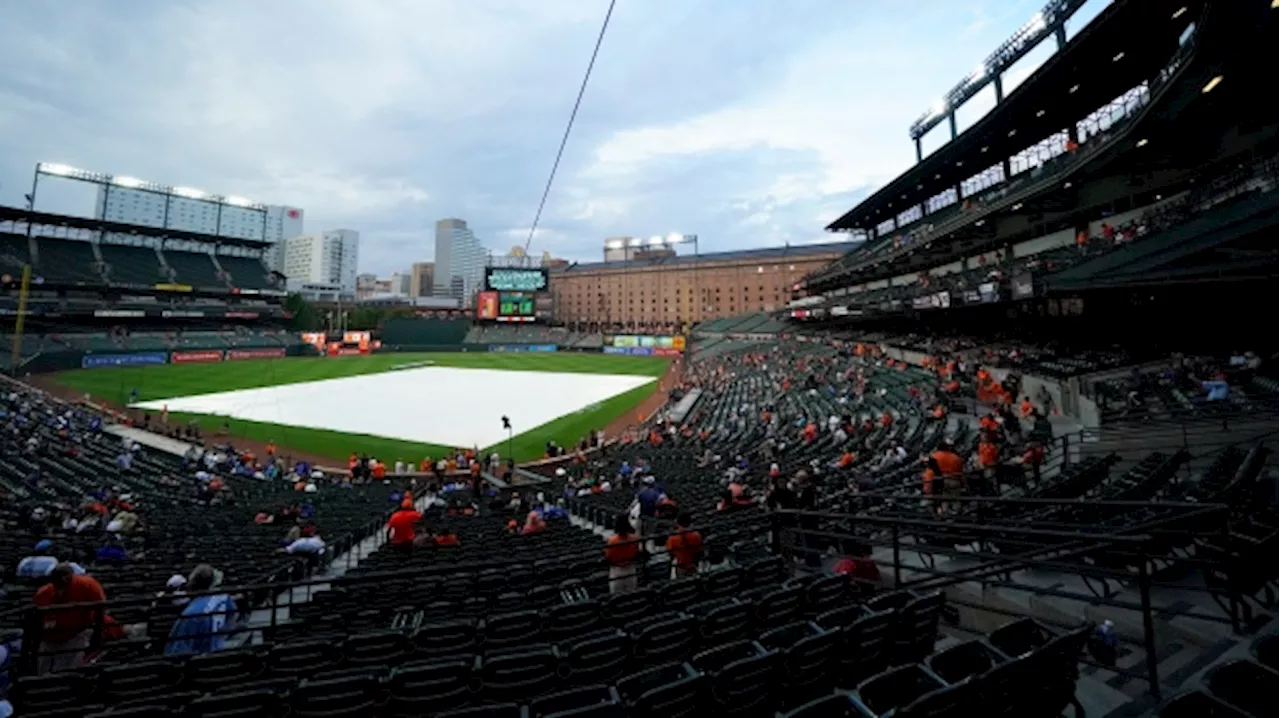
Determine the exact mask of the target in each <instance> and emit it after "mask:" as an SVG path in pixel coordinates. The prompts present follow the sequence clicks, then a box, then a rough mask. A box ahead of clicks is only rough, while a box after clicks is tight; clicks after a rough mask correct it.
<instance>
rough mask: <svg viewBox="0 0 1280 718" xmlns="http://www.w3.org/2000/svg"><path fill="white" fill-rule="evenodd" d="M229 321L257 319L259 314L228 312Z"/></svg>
mask: <svg viewBox="0 0 1280 718" xmlns="http://www.w3.org/2000/svg"><path fill="white" fill-rule="evenodd" d="M226 317H227V319H257V318H258V313H257V312H227V313H226Z"/></svg>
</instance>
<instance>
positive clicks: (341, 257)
mask: <svg viewBox="0 0 1280 718" xmlns="http://www.w3.org/2000/svg"><path fill="white" fill-rule="evenodd" d="M281 257H282V259H281V266H282V269H281V272H282V273H283V274H284V275H285V277H286V278H288V283H289V285H291V286H292V285H295V284H298V283H307V284H329V285H335V286H338V287H341V290H342V293H343V294H350V295H352V296H354V295H355V294H356V285H357V283H356V265H357V263H358V262H359V258H360V233H359V232H356V231H355V230H351V229H334V230H330V231H327V232H321V233H319V234H304V235H300V236H297V237H289V238H287V239H285V240H284V241H283V242H281Z"/></svg>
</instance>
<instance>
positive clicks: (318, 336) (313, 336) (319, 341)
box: [302, 332, 328, 354]
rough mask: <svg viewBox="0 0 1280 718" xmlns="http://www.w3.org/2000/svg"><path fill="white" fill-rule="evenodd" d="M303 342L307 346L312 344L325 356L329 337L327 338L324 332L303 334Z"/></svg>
mask: <svg viewBox="0 0 1280 718" xmlns="http://www.w3.org/2000/svg"><path fill="white" fill-rule="evenodd" d="M302 341H303V343H305V344H310V345H311V346H313V347H315V348H316V349H317V350H318V351H319V352H320V353H321V354H323V353H324V348H325V343H326V342H327V341H328V337H326V336H325V333H324V332H303V333H302Z"/></svg>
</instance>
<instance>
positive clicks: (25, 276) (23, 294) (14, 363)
mask: <svg viewBox="0 0 1280 718" xmlns="http://www.w3.org/2000/svg"><path fill="white" fill-rule="evenodd" d="M30 291H31V265H30V264H24V265H22V289H21V291H19V292H18V318H17V320H16V321H15V322H14V325H13V356H12V357H11V358H10V360H9V367H10V371H12V372H13V375H14V376H15V377H16V376H17V375H18V367H19V366H20V365H21V363H22V325H23V323H24V322H25V320H26V318H27V294H28V293H29V292H30Z"/></svg>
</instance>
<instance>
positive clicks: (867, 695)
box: [854, 664, 943, 716]
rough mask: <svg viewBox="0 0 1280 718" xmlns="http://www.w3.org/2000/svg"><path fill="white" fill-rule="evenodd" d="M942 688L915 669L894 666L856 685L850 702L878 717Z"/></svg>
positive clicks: (940, 684) (918, 667)
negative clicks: (856, 687)
mask: <svg viewBox="0 0 1280 718" xmlns="http://www.w3.org/2000/svg"><path fill="white" fill-rule="evenodd" d="M942 687H943V686H942V682H941V681H939V680H938V679H937V678H934V677H933V676H932V675H931V674H930V673H929V672H928V671H927V670H925V669H924V668H922V667H920V666H919V665H914V664H913V665H907V666H898V667H897V668H890V669H889V670H887V671H885V672H883V673H880V674H877V675H874V676H872V677H870V678H868V679H867V680H865V681H863V682H861V683H859V684H858V689H857V690H856V691H855V692H854V700H855V701H857V703H858V704H859V705H860V706H861V707H863V708H864V709H866V710H867V711H868V713H869V714H870V715H872V716H879V715H884V714H885V713H888V712H889V711H892V710H896V709H899V708H902V707H904V706H907V705H910V704H911V703H913V702H914V701H916V700H917V699H919V698H920V697H922V696H924V695H926V694H928V693H932V692H933V691H936V690H938V689H939V688H942Z"/></svg>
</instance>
